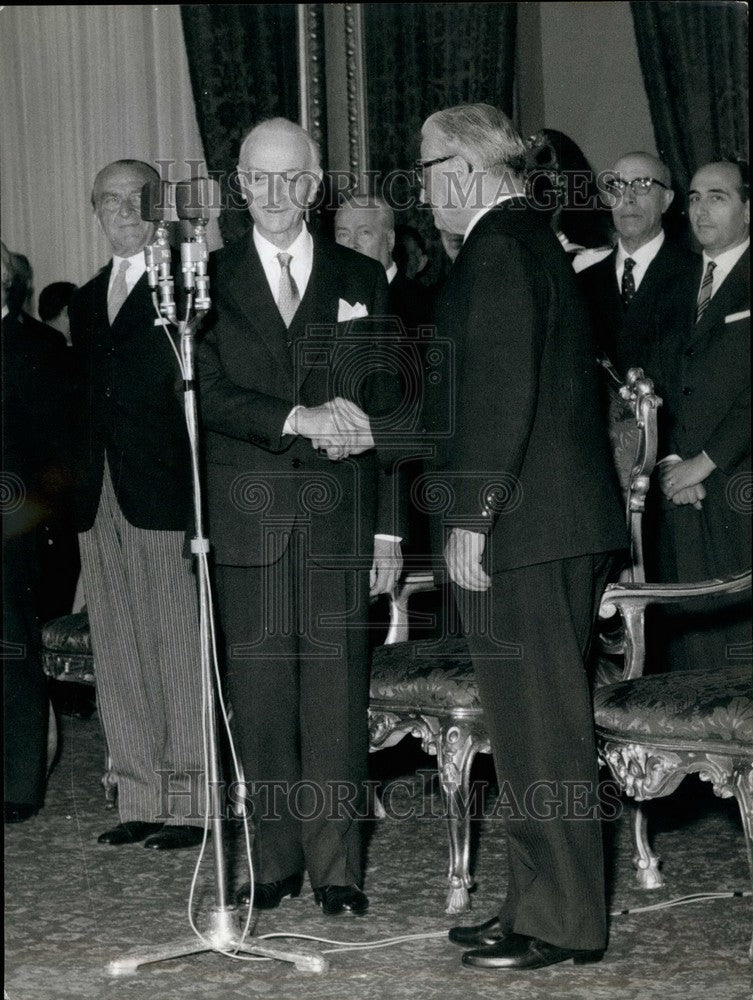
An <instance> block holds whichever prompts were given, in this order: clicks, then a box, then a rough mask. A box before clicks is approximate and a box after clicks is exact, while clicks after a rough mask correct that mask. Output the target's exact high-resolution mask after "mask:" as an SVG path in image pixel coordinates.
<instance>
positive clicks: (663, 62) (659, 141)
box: [626, 0, 748, 190]
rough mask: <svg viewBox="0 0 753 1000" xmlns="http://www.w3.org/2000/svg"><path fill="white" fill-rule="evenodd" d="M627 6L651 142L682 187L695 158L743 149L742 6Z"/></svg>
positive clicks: (744, 24)
mask: <svg viewBox="0 0 753 1000" xmlns="http://www.w3.org/2000/svg"><path fill="white" fill-rule="evenodd" d="M630 7H631V9H632V14H633V23H634V25H635V37H636V41H637V43H638V55H639V57H640V62H641V69H642V70H643V76H644V79H645V82H646V90H647V92H648V100H649V105H650V107H651V117H652V119H653V124H654V133H655V135H656V146H657V149H658V151H659V155H660V156H661V157H662V158H663V159H664V160H665V161H666V162H667V164H668V166H669V168H670V170H671V171H672V174H673V177H674V179H675V183H676V184H677V185H678V186H679V187H680V188H681V189H684V190H687V186H688V183H689V181H690V178H691V177H692V175H693V173H694V172H695V170H696V168H697V167H698V166H700V165H701V164H703V163H707V162H708V161H709V160H713V159H716V158H718V157H719V156H723V155H725V154H726V153H730V152H735V153H738V154H742V155H747V148H748V5H747V4H744V3H735V2H730V3H727V2H697V0H694V2H692V3H667V2H663V0H660V2H654V3H645V2H637V3H631V4H630ZM626 99H628V97H627V95H626Z"/></svg>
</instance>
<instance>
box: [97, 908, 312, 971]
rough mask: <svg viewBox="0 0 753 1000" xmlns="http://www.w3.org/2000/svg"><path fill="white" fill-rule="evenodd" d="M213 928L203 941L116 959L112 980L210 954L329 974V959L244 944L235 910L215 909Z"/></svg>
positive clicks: (250, 940) (261, 943)
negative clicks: (287, 964) (245, 957)
mask: <svg viewBox="0 0 753 1000" xmlns="http://www.w3.org/2000/svg"><path fill="white" fill-rule="evenodd" d="M209 918H210V919H209V928H208V930H207V931H205V932H204V934H202V936H201V938H199V937H197V936H196V935H192V936H191V937H190V938H183V939H182V940H181V941H172V942H169V943H167V944H163V945H156V946H155V947H153V948H151V947H150V948H137V949H134V951H132V952H131V953H130V955H127V956H126V957H124V958H116V959H115V960H114V961H112V962H110V963H109V964H108V966H107V971H108V973H109V974H110V975H111V976H132V975H134V974H135V973H136V972H137V971H138V970H139V968H140V967H141V966H142V965H149V964H150V963H152V962H166V961H169V960H170V959H172V958H182V957H183V956H184V955H198V954H201V953H203V952H207V951H216V952H231V953H239V954H244V955H257V956H259V957H261V958H271V959H276V960H277V961H281V962H291V963H292V964H293V965H294V966H295V967H296V969H297V970H298V971H299V972H326V971H327V969H328V964H327V959H326V958H325V957H324V956H323V955H319V954H317V953H316V952H313V951H312V952H309V953H307V952H305V951H291V950H290V949H289V948H286V947H284V946H283V945H279V944H272V943H271V942H268V941H256V940H255V939H254V938H253V937H247V938H245V940H243V942H241V923H240V919H239V913H238V909H237V907H235V906H226V907H222V908H221V907H217V906H215V907H212V909H211V910H210V911H209Z"/></svg>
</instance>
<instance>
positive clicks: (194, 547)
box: [107, 314, 327, 976]
mask: <svg viewBox="0 0 753 1000" xmlns="http://www.w3.org/2000/svg"><path fill="white" fill-rule="evenodd" d="M200 318H201V316H200V314H199V315H194V316H193V317H192V318H191V319H189V320H187V321H181V322H180V323H179V325H178V330H179V333H180V353H181V356H182V360H183V371H184V379H185V381H184V396H185V410H186V423H187V426H188V436H189V441H190V446H191V467H192V474H193V505H194V524H195V537H194V539H193V540H192V542H191V551H192V553H193V554H194V557H195V558H196V560H197V569H198V572H197V576H198V580H199V612H200V631H201V670H202V677H203V682H202V683H203V685H204V691H205V694H206V697H205V699H204V711H205V722H206V732H207V745H208V761H207V775H208V787H209V801H207V803H206V808H208V809H209V810H210V812H209V819H210V823H211V830H212V840H213V845H214V850H213V854H214V874H215V905H214V906H213V907H212V908H211V909H210V911H209V928H208V930H206V931H205V932H204V933H203V935H202V936H201V937H197V936H196V935H195V934H194V935H192V936H191V937H188V938H183V939H182V940H177V941H173V942H168V943H167V944H163V945H155V946H154V947H153V948H152V947H149V948H140V949H135V950H134V951H132V952H131V953H130V954H129V955H127V956H125V957H123V958H118V959H115V960H114V961H112V962H110V963H109V965H108V967H107V968H108V972H109V973H110V975H111V976H127V975H132V974H133V973H135V972H136V971H137V970H138V968H139V967H140V966H142V965H147V964H149V963H151V962H164V961H168V960H169V959H173V958H180V957H182V956H184V955H196V954H199V953H203V952H208V951H217V952H230V953H236V954H237V953H238V952H243V953H245V954H249V955H256V956H259V957H262V958H270V959H277V960H279V961H282V962H292V963H293V964H294V965H295V967H296V969H298V971H299V972H324V971H325V970H326V969H327V960H326V958H325V957H324V956H323V955H320V954H318V953H316V952H305V951H300V952H298V951H291V950H290V949H289V948H285V947H283V946H281V945H278V944H271V943H267V942H265V941H255V940H254V939H253V937H247V938H244V937H243V935H242V933H241V930H242V928H241V921H240V914H239V912H238V908H237V907H236V906H234V905H231V904H230V903H229V902H228V893H227V866H226V864H225V854H224V849H225V845H224V839H223V836H222V795H221V784H220V768H219V755H218V749H217V722H216V711H215V705H214V696H213V695H214V675H213V672H212V662H213V657H212V641H211V628H210V621H211V614H212V605H211V601H210V593H209V580H208V577H207V573H206V572H205V569H206V567H205V566H204V565H202V562H203V561H204V560H205V559H206V557H207V555H208V553H209V541H208V539H207V538H206V537H205V536H204V529H203V514H202V499H201V480H200V476H199V421H198V407H197V402H196V383H195V351H194V348H195V333H196V328H197V326H198V323H199V320H200Z"/></svg>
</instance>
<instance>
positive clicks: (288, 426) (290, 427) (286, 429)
mask: <svg viewBox="0 0 753 1000" xmlns="http://www.w3.org/2000/svg"><path fill="white" fill-rule="evenodd" d="M302 409H303V407H302V406H294V407H293V409H292V410H291V411H290V413H289V414H288V415H287V417H286V418H285V423H284V424H283V427H282V433H283V434H292V435H293V436H294V437H295V435H296V434H297V433H298V431H296V430H294V426H295V425H294V424H293V417H294V416H295V415H296V413H297V412H298V410H302Z"/></svg>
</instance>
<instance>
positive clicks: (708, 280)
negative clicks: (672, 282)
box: [695, 260, 716, 323]
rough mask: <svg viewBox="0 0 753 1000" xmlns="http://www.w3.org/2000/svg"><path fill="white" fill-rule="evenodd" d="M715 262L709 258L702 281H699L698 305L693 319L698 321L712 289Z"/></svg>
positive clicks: (706, 306) (705, 307)
mask: <svg viewBox="0 0 753 1000" xmlns="http://www.w3.org/2000/svg"><path fill="white" fill-rule="evenodd" d="M715 267H716V264H715V263H714V261H713V260H710V261H709V262H708V264H707V265H706V273H705V274H704V276H703V281H702V282H701V287H700V290H699V292H698V305H697V306H696V310H695V321H696V323H698V322H699V320H700V319H701V316H703V314H704V313H705V312H706V309H707V308H708V304H709V302H710V301H711V293H712V292H713V291H714V268H715Z"/></svg>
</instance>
